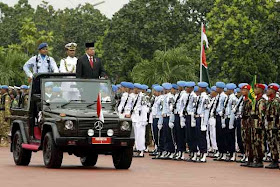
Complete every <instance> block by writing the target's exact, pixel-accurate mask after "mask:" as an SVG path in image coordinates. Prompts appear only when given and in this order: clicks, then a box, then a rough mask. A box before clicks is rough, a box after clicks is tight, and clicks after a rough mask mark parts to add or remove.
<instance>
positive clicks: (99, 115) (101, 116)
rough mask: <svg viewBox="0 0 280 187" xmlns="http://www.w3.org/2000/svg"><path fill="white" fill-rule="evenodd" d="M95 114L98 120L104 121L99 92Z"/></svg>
mask: <svg viewBox="0 0 280 187" xmlns="http://www.w3.org/2000/svg"><path fill="white" fill-rule="evenodd" d="M97 116H98V118H99V120H100V121H102V122H103V123H104V116H103V112H102V104H101V93H100V92H99V93H98V97H97Z"/></svg>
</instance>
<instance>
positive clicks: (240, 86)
mask: <svg viewBox="0 0 280 187" xmlns="http://www.w3.org/2000/svg"><path fill="white" fill-rule="evenodd" d="M246 84H248V83H240V84H238V87H239V88H240V89H242V87H243V86H244V85H246Z"/></svg>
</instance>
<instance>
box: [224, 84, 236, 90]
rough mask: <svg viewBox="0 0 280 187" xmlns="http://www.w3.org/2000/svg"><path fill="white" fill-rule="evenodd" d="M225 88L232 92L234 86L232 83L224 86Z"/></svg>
mask: <svg viewBox="0 0 280 187" xmlns="http://www.w3.org/2000/svg"><path fill="white" fill-rule="evenodd" d="M226 88H227V89H228V90H234V89H235V88H236V84H234V83H228V84H227V85H226Z"/></svg>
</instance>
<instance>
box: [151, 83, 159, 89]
mask: <svg viewBox="0 0 280 187" xmlns="http://www.w3.org/2000/svg"><path fill="white" fill-rule="evenodd" d="M155 86H160V85H159V84H153V85H152V88H153V89H154V87H155Z"/></svg>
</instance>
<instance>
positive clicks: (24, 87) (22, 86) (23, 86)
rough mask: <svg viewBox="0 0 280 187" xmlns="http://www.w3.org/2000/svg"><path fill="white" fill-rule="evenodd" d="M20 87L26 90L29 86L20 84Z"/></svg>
mask: <svg viewBox="0 0 280 187" xmlns="http://www.w3.org/2000/svg"><path fill="white" fill-rule="evenodd" d="M20 89H25V90H27V89H28V86H26V85H21V86H20Z"/></svg>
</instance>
